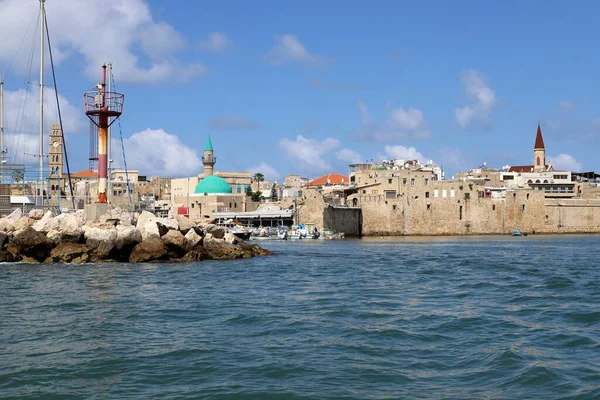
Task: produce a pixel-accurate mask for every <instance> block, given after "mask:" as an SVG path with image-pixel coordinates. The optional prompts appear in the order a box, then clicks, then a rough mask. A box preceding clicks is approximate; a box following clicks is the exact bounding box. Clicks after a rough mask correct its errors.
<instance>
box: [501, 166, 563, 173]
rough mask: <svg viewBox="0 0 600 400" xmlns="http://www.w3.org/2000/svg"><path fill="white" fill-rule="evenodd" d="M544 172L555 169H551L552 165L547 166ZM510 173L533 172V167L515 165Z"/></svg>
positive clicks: (509, 170)
mask: <svg viewBox="0 0 600 400" xmlns="http://www.w3.org/2000/svg"><path fill="white" fill-rule="evenodd" d="M544 171H554V168H552V169H551V168H550V165H546V168H544ZM508 172H518V173H523V172H533V165H513V166H511V167H510V168H509V169H508Z"/></svg>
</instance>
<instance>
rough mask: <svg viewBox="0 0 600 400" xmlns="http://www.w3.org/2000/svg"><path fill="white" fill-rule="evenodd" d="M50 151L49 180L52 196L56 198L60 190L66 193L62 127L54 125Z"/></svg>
mask: <svg viewBox="0 0 600 400" xmlns="http://www.w3.org/2000/svg"><path fill="white" fill-rule="evenodd" d="M49 144H50V150H49V151H48V168H49V170H48V178H49V185H50V195H51V196H56V195H57V194H58V189H59V188H60V191H61V193H66V190H65V180H64V178H63V142H62V134H61V131H60V125H58V124H53V125H52V133H50V143H49Z"/></svg>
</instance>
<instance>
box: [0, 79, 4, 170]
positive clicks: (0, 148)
mask: <svg viewBox="0 0 600 400" xmlns="http://www.w3.org/2000/svg"><path fill="white" fill-rule="evenodd" d="M0 152H1V153H0V154H1V155H0V162H3V161H4V76H3V75H2V74H0Z"/></svg>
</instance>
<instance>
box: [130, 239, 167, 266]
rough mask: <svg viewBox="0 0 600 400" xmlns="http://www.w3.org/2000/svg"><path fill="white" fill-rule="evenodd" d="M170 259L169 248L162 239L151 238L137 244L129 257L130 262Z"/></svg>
mask: <svg viewBox="0 0 600 400" xmlns="http://www.w3.org/2000/svg"><path fill="white" fill-rule="evenodd" d="M168 258H169V256H168V251H167V246H165V244H164V243H163V241H162V240H161V239H160V238H157V237H151V238H149V239H148V240H144V241H143V242H142V243H139V244H137V245H136V246H135V247H134V248H133V250H132V251H131V254H130V255H129V262H132V263H136V262H148V261H156V260H167V259H168Z"/></svg>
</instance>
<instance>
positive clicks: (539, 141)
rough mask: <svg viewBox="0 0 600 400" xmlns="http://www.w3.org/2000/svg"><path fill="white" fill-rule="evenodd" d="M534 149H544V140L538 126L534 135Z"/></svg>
mask: <svg viewBox="0 0 600 400" xmlns="http://www.w3.org/2000/svg"><path fill="white" fill-rule="evenodd" d="M533 148H534V149H545V148H546V147H545V146H544V138H542V128H540V124H538V129H537V134H536V135H535V145H534V146H533Z"/></svg>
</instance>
